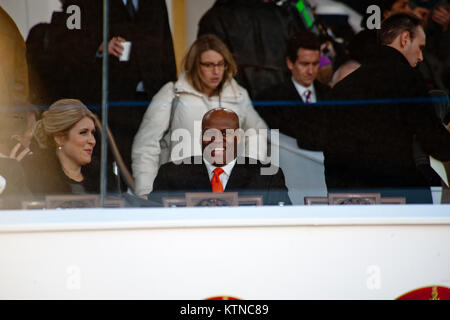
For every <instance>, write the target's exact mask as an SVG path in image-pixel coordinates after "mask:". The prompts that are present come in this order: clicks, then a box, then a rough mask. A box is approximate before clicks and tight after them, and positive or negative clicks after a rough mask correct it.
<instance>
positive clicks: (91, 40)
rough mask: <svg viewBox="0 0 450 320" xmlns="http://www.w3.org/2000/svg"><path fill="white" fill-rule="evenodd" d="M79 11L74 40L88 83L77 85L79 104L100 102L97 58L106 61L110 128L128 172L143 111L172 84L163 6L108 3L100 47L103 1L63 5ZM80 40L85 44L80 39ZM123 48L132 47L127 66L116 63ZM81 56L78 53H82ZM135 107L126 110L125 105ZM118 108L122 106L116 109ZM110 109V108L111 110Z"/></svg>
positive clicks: (157, 2)
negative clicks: (80, 94)
mask: <svg viewBox="0 0 450 320" xmlns="http://www.w3.org/2000/svg"><path fill="white" fill-rule="evenodd" d="M64 3H65V7H68V6H69V5H71V4H76V5H79V6H80V8H81V14H82V17H81V23H82V24H81V30H80V32H79V36H78V37H75V34H76V33H73V36H72V37H73V40H74V41H75V40H76V39H78V40H79V41H80V42H81V43H82V48H76V49H77V54H78V53H79V57H80V61H79V65H80V68H82V67H83V64H84V65H89V66H90V70H89V71H87V72H86V73H87V74H88V75H89V76H90V79H85V83H84V84H82V85H83V86H84V88H85V91H87V92H88V93H87V94H86V95H84V96H83V97H82V98H84V100H83V102H85V103H87V104H96V105H99V104H100V102H101V94H102V91H101V80H102V78H101V76H102V57H103V56H104V54H105V53H107V54H108V55H109V77H108V79H109V90H108V91H109V101H110V109H109V125H110V128H111V131H112V133H113V135H114V137H115V139H116V141H117V145H118V148H119V151H120V153H121V155H122V157H123V159H124V161H125V163H126V164H127V166H128V167H129V168H131V145H132V142H133V139H134V136H135V134H136V132H137V130H138V128H139V125H140V123H141V120H142V117H143V115H144V113H145V110H146V109H147V106H148V104H147V102H148V101H150V100H151V99H152V97H153V96H154V95H155V93H156V92H158V91H159V89H160V88H161V87H162V86H163V85H164V84H166V83H167V82H169V81H174V80H176V64H175V55H174V49H173V43H172V35H171V31H170V27H169V19H168V14H167V8H166V1H165V0H152V1H148V0H110V1H109V36H110V38H109V41H108V43H106V44H104V43H103V1H100V0H66V1H65V2H64ZM81 36H83V37H84V38H81ZM124 42H131V48H130V55H129V58H128V60H126V61H121V60H120V58H121V56H122V53H123V50H124ZM81 51H83V52H81ZM130 101H135V102H136V103H133V104H129V103H124V102H130ZM119 102H121V103H119ZM112 103H115V104H114V105H112Z"/></svg>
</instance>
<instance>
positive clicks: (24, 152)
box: [9, 142, 33, 161]
mask: <svg viewBox="0 0 450 320" xmlns="http://www.w3.org/2000/svg"><path fill="white" fill-rule="evenodd" d="M21 146H22V144H21V143H20V142H18V143H17V144H16V145H15V146H14V148H12V150H11V153H10V154H9V157H10V158H11V159H14V160H17V161H22V159H23V158H25V156H27V155H32V154H33V153H32V152H31V150H30V149H29V148H25V149H23V150H22V151H21V152H20V153H19V154H17V152H18V151H19V149H20V147H21Z"/></svg>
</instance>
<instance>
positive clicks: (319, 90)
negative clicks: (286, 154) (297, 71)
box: [255, 79, 330, 150]
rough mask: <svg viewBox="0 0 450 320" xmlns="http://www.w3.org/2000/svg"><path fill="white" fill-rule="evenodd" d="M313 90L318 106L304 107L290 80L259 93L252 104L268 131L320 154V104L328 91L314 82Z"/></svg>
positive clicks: (321, 128) (305, 105) (322, 85)
mask: <svg viewBox="0 0 450 320" xmlns="http://www.w3.org/2000/svg"><path fill="white" fill-rule="evenodd" d="M314 89H315V91H316V97H317V101H318V104H312V105H308V104H305V102H304V101H303V100H302V97H301V96H300V95H299V94H298V91H297V89H296V88H295V86H294V84H293V83H292V80H291V79H289V80H288V81H287V82H284V83H282V84H279V85H276V86H274V87H270V88H267V89H265V90H263V92H262V94H261V95H259V96H258V98H257V99H256V102H255V104H256V105H258V104H259V106H256V107H255V108H256V110H257V111H258V113H259V114H260V115H261V117H262V118H263V119H264V120H265V121H266V123H267V125H268V126H269V128H271V129H279V130H280V132H281V133H283V134H286V135H288V136H291V137H294V138H296V139H297V142H298V144H299V146H300V147H302V148H305V149H311V150H321V148H320V144H319V142H320V139H322V138H321V135H320V133H321V132H322V131H323V127H322V126H321V125H322V123H323V122H322V121H319V120H320V119H321V118H322V117H323V112H324V108H325V107H323V106H321V105H320V100H325V99H326V97H327V94H328V92H329V91H330V88H329V87H328V86H327V85H324V84H322V83H320V82H319V81H317V80H316V81H314Z"/></svg>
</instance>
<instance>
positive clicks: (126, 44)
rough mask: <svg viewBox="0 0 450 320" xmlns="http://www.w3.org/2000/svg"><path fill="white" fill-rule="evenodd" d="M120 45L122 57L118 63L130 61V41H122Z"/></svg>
mask: <svg viewBox="0 0 450 320" xmlns="http://www.w3.org/2000/svg"><path fill="white" fill-rule="evenodd" d="M121 45H122V46H123V51H122V55H121V56H120V59H119V60H120V61H128V60H130V51H131V42H130V41H124V42H121Z"/></svg>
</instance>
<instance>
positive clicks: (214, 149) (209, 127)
mask: <svg viewBox="0 0 450 320" xmlns="http://www.w3.org/2000/svg"><path fill="white" fill-rule="evenodd" d="M240 139H241V138H240V131H239V117H238V115H237V114H236V113H235V112H233V111H231V110H229V109H224V108H217V109H213V110H210V111H208V112H207V113H206V114H205V115H204V116H203V119H202V149H203V157H204V158H205V159H206V160H208V162H210V163H211V164H214V165H215V166H223V165H225V164H227V163H229V162H230V161H232V160H234V159H235V158H236V156H237V147H238V144H239V142H240Z"/></svg>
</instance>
